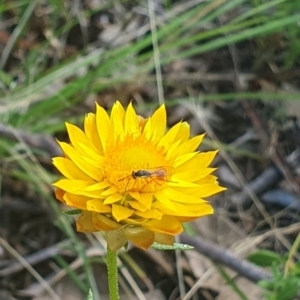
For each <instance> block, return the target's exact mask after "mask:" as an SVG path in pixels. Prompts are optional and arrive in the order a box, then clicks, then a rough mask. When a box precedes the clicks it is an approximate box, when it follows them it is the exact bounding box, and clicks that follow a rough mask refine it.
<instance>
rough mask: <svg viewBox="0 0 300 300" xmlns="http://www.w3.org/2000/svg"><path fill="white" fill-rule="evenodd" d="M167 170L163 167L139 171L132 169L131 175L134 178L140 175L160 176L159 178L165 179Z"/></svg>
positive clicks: (141, 176)
mask: <svg viewBox="0 0 300 300" xmlns="http://www.w3.org/2000/svg"><path fill="white" fill-rule="evenodd" d="M167 175H168V174H167V171H166V170H165V169H163V168H161V169H156V170H154V171H150V170H138V171H132V173H131V176H132V178H133V179H137V178H138V177H140V178H149V177H151V178H153V177H155V178H158V179H164V178H166V176H167Z"/></svg>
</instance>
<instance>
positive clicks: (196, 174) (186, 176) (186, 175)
mask: <svg viewBox="0 0 300 300" xmlns="http://www.w3.org/2000/svg"><path fill="white" fill-rule="evenodd" d="M215 170H216V169H215V168H203V169H197V168H192V169H189V170H188V169H187V170H185V171H182V172H178V171H175V172H174V175H173V176H172V181H174V182H177V180H179V181H180V180H186V181H188V180H190V181H192V182H197V181H198V180H199V179H202V178H204V177H206V176H208V175H209V174H211V173H212V172H213V171H215Z"/></svg>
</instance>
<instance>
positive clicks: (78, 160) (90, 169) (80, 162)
mask: <svg viewBox="0 0 300 300" xmlns="http://www.w3.org/2000/svg"><path fill="white" fill-rule="evenodd" d="M59 145H60V147H61V148H62V150H63V151H64V153H65V154H66V155H67V156H68V157H69V158H70V159H71V160H72V161H73V162H74V163H75V164H76V165H77V167H78V168H79V169H80V170H82V171H83V172H84V173H86V174H87V175H89V176H90V177H91V178H93V179H95V180H96V181H101V180H102V178H103V175H102V172H101V170H100V169H98V168H96V167H94V166H93V165H91V164H89V163H88V162H87V161H86V160H84V159H83V158H82V156H81V155H79V153H77V152H76V150H75V149H74V148H73V147H72V146H70V145H68V144H67V143H64V142H59Z"/></svg>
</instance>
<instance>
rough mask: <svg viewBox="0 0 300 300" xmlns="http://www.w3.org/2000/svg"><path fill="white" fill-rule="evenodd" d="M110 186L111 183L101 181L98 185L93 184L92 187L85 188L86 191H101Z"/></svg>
mask: <svg viewBox="0 0 300 300" xmlns="http://www.w3.org/2000/svg"><path fill="white" fill-rule="evenodd" d="M109 186H110V183H109V182H108V181H101V182H98V183H95V184H92V185H89V186H88V187H86V188H85V191H90V192H92V191H97V192H99V191H101V190H103V189H105V188H107V187H109Z"/></svg>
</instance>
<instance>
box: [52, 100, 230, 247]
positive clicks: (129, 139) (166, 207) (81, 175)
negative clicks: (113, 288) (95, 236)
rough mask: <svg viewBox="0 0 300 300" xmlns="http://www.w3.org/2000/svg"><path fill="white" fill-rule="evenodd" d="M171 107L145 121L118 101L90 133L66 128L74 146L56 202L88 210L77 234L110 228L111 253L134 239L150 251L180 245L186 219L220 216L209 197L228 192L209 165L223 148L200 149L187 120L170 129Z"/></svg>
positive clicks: (59, 164)
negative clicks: (156, 244)
mask: <svg viewBox="0 0 300 300" xmlns="http://www.w3.org/2000/svg"><path fill="white" fill-rule="evenodd" d="M166 123H167V122H166V109H165V106H164V105H162V106H160V107H159V108H158V109H157V110H156V111H155V112H154V114H153V115H152V116H150V117H149V118H147V119H144V118H142V117H140V116H138V115H137V114H136V112H135V110H134V108H133V106H132V104H131V103H130V104H129V106H128V107H127V109H126V110H124V108H123V106H122V105H121V104H120V102H116V103H115V104H114V105H113V107H112V110H111V114H110V116H109V115H108V114H107V113H106V111H105V110H104V109H103V108H102V107H101V106H99V105H97V108H96V113H95V114H93V113H89V114H87V115H86V117H85V120H84V130H83V131H82V130H81V129H79V128H78V127H76V126H74V125H71V124H68V123H67V124H66V127H67V130H68V134H69V138H70V143H65V142H59V145H60V147H61V148H62V150H63V152H64V154H65V156H64V157H56V158H54V159H53V163H54V165H55V166H56V168H57V169H58V170H59V171H60V172H61V173H62V174H63V176H64V177H65V178H64V179H61V180H59V181H57V182H56V183H54V186H55V187H56V188H57V189H56V197H57V198H58V199H59V200H60V201H62V202H64V203H65V204H67V205H69V206H72V207H74V208H77V209H80V210H82V212H81V214H80V216H79V218H78V219H77V230H78V231H82V232H96V231H105V233H106V239H107V242H108V246H109V248H110V249H111V250H117V249H119V248H121V247H122V246H123V245H124V244H125V243H126V242H127V241H128V240H129V241H131V242H132V243H134V244H135V245H137V246H139V247H141V248H143V249H147V248H148V247H149V246H150V245H151V244H152V243H153V242H154V241H155V242H159V243H161V244H173V240H174V235H177V234H179V233H180V232H182V230H183V227H182V222H185V221H190V220H194V219H196V218H198V217H201V216H204V215H209V214H212V213H213V208H212V207H211V205H210V204H209V203H208V202H207V201H206V200H204V198H206V197H208V196H211V195H213V194H216V193H218V192H220V191H222V190H224V188H223V187H220V186H219V185H218V182H217V179H216V177H215V176H213V175H211V173H212V172H213V171H214V170H215V169H214V168H210V167H209V164H210V163H211V161H212V160H213V158H214V157H215V155H216V153H217V151H209V152H198V151H197V148H198V146H199V144H200V143H201V141H202V139H203V136H204V135H198V136H195V137H193V138H189V136H190V127H189V125H188V124H187V123H186V122H179V123H178V124H176V125H174V126H173V127H172V128H170V129H169V130H168V131H167V132H166Z"/></svg>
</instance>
